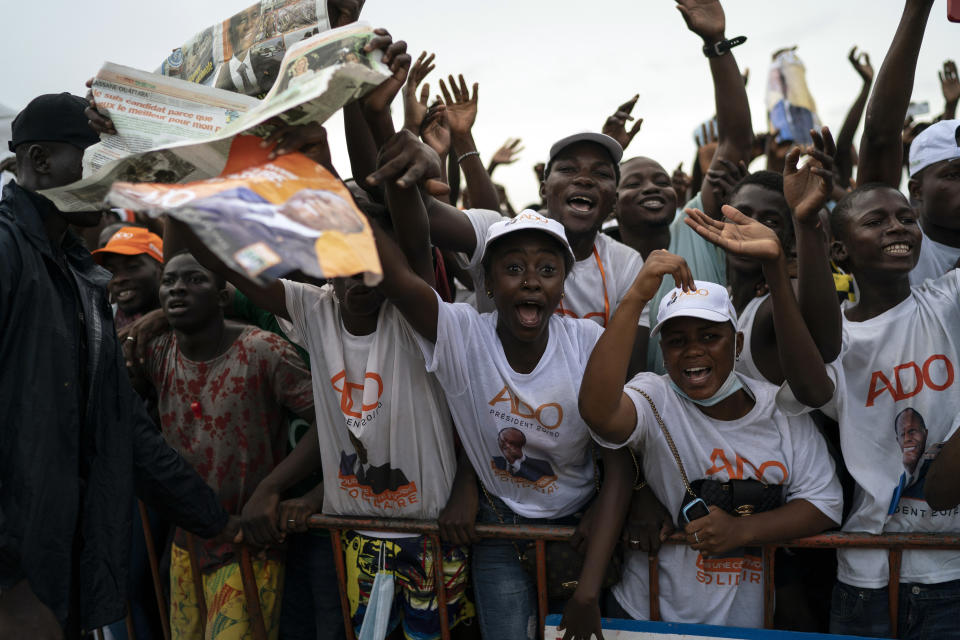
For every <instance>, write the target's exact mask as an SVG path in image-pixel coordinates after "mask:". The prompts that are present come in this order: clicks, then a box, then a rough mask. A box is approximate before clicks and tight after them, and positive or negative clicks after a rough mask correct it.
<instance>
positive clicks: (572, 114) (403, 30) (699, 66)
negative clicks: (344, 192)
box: [0, 0, 960, 206]
mask: <svg viewBox="0 0 960 640" xmlns="http://www.w3.org/2000/svg"><path fill="white" fill-rule="evenodd" d="M249 4H251V0H221V1H219V2H211V1H209V0H208V1H204V2H197V1H196V0H165V1H164V2H150V3H147V2H142V1H140V0H123V1H121V0H98V1H97V2H94V3H88V4H77V3H76V2H66V1H64V0H44V1H39V2H37V1H34V2H7V3H5V6H4V9H3V23H4V26H5V29H4V35H3V38H2V39H0V60H3V61H4V64H3V65H2V66H0V86H2V90H0V105H4V106H7V107H10V108H12V109H13V110H15V111H17V110H19V109H20V108H22V107H23V106H24V105H25V104H26V103H27V102H28V101H29V100H30V99H31V98H33V97H34V96H37V95H39V94H42V93H50V92H58V91H72V92H74V93H78V94H81V95H82V94H83V92H84V91H85V89H84V86H83V83H84V81H85V80H86V79H87V78H89V77H90V76H92V75H94V74H95V73H96V72H97V69H98V68H99V67H100V65H101V64H102V63H103V62H104V61H105V60H109V61H112V62H117V63H120V64H124V65H128V66H132V67H137V68H141V69H147V70H153V69H155V68H156V67H157V66H158V65H159V62H160V61H161V60H162V59H163V58H164V57H165V56H166V54H167V53H169V51H170V49H172V48H174V47H176V46H178V45H180V44H182V43H183V42H184V41H185V40H186V39H187V38H188V37H189V36H191V35H192V34H193V33H195V32H197V31H199V30H200V29H202V28H204V27H206V26H208V25H210V24H213V23H214V22H217V21H219V20H222V19H224V18H226V17H228V16H229V15H231V14H233V13H236V12H237V11H238V10H240V9H242V8H244V7H245V6H247V5H249ZM674 5H675V2H674V1H673V0H591V1H590V2H573V1H570V0H474V1H469V2H468V1H466V0H446V1H445V2H441V1H440V0H368V2H367V4H366V6H365V8H364V11H363V19H364V20H366V21H368V22H370V23H372V24H373V25H375V26H384V27H386V28H388V29H389V30H390V31H391V33H392V34H393V35H394V37H395V38H397V39H404V40H406V41H407V42H408V43H409V46H410V50H411V52H412V53H413V54H414V56H416V54H417V53H419V52H420V51H421V50H422V49H427V50H429V51H433V52H436V54H437V65H438V66H437V70H436V71H434V72H433V74H431V76H430V77H429V78H428V80H429V81H431V88H432V90H434V91H436V88H437V84H436V81H437V80H438V79H439V78H440V77H441V76H440V74H441V73H443V74H447V73H454V74H456V73H463V74H464V75H465V76H466V78H467V79H468V81H470V82H473V81H476V82H479V83H480V112H479V116H478V119H477V124H476V126H475V130H474V133H475V137H476V139H477V144H478V146H479V148H480V151H481V153H482V154H483V157H484V160H485V161H486V160H487V159H489V157H490V154H492V153H493V151H494V150H495V149H496V148H497V147H498V146H499V145H500V143H502V142H503V141H504V140H505V139H506V138H508V137H511V136H519V137H521V138H523V141H524V144H525V146H526V151H524V153H523V154H522V155H521V157H520V160H519V161H518V162H517V163H516V164H514V165H511V166H508V167H501V168H500V169H498V170H497V172H496V174H495V178H496V179H497V181H499V182H503V183H504V184H505V185H506V187H507V190H508V192H509V194H510V197H511V200H512V201H513V203H514V205H515V206H522V205H524V204H527V203H529V202H531V201H532V200H534V199H536V197H537V185H536V183H535V180H534V174H533V171H532V166H533V165H534V164H535V163H536V162H538V161H541V160H544V159H545V156H546V153H547V149H548V148H549V146H550V144H551V142H553V141H554V140H556V139H558V138H560V137H563V136H565V135H567V134H569V133H572V132H575V131H581V130H587V129H594V130H599V128H600V126H601V125H602V124H603V121H604V119H605V118H606V116H607V115H609V114H610V113H612V112H613V110H614V108H615V107H616V106H617V105H618V104H620V103H621V102H623V101H624V100H625V99H627V98H629V97H631V96H632V95H633V94H636V93H639V94H640V100H639V102H638V105H637V109H636V110H635V113H636V114H638V115H639V116H641V117H643V118H644V124H643V129H642V130H641V132H640V134H639V135H638V136H637V137H636V138H635V139H634V141H633V144H632V145H631V146H630V148H629V149H628V150H627V156H628V157H629V156H631V155H648V156H651V157H653V158H655V159H657V160H659V161H660V162H661V163H662V164H663V165H664V166H666V167H667V169H668V170H672V169H673V168H674V167H676V165H677V164H678V163H679V162H681V161H682V162H683V163H684V168H685V169H687V170H688V171H689V164H690V161H691V159H692V157H693V153H694V144H693V139H692V130H693V128H694V126H695V125H696V124H698V123H699V122H702V121H703V120H705V119H707V118H708V117H710V116H711V115H712V114H713V112H714V106H713V90H712V86H711V83H710V75H709V67H708V64H707V61H706V59H705V58H704V57H703V55H702V53H701V52H700V46H701V44H700V41H699V39H698V38H697V37H696V36H694V35H693V34H692V33H690V32H689V31H688V30H687V28H686V25H685V24H684V22H683V19H682V18H681V16H680V14H679V13H678V12H677V11H676V9H675V8H674ZM725 8H726V14H727V36H728V37H733V36H737V35H745V36H747V37H748V41H747V43H746V44H744V45H742V46H740V47H738V48H736V49H735V50H734V53H735V55H736V57H737V61H738V62H739V64H740V67H741V69H743V68H744V67H749V68H750V71H751V80H750V84H749V86H748V87H747V92H748V95H749V97H750V105H751V109H752V114H753V126H754V129H755V130H757V131H760V130H764V129H766V126H767V122H766V115H765V111H764V103H763V97H764V90H765V84H766V83H765V76H766V72H767V68H768V65H769V61H770V54H771V53H772V52H773V51H775V50H776V49H779V48H782V47H784V46H790V45H799V49H798V54H799V56H800V57H801V59H802V60H803V61H804V63H805V64H806V66H807V79H808V82H809V85H810V89H811V92H812V93H813V96H814V98H815V100H816V102H817V107H818V111H819V113H820V117H821V119H822V120H823V121H824V122H825V123H826V124H828V125H830V126H831V127H832V128H834V130H835V131H836V130H838V129H839V127H840V125H841V123H842V121H843V117H844V115H845V113H846V110H847V108H848V107H849V105H850V103H851V102H852V101H853V99H854V97H855V96H856V94H857V92H858V91H859V88H860V79H859V77H858V76H857V75H856V72H855V71H854V70H853V68H852V67H851V66H850V65H849V63H848V62H847V60H846V55H847V52H848V51H849V49H850V47H851V46H853V45H855V44H856V45H859V46H860V47H861V48H862V49H864V50H865V51H867V52H868V53H870V54H871V57H872V60H873V63H874V67H875V68H876V69H878V70H879V67H880V63H881V61H882V60H883V55H884V54H885V52H886V49H887V47H888V46H889V44H890V40H891V38H892V37H893V33H894V30H895V29H896V25H897V22H898V20H899V18H900V14H901V11H902V8H903V2H902V1H901V0H803V1H800V2H798V1H797V0H789V1H788V0H727V2H726V3H725ZM958 57H960V24H952V23H949V22H948V21H947V19H946V0H937V2H936V3H935V5H934V8H933V12H932V15H931V18H930V22H929V24H928V26H927V32H926V36H925V38H924V44H923V48H922V50H921V52H920V60H919V63H918V71H917V80H916V84H915V86H914V100H916V101H929V102H930V107H931V111H932V112H933V114H938V113H940V111H941V110H942V108H943V98H942V96H941V94H940V85H939V81H938V79H937V70H938V68H939V67H940V65H941V64H942V62H943V60H945V59H947V58H955V59H956V58H958ZM400 108H401V107H400V104H399V100H398V102H397V104H396V105H395V115H396V116H397V117H398V118H399V115H400V113H399V110H400ZM329 130H330V132H331V134H332V136H331V137H332V145H331V147H332V150H333V154H334V162H335V164H336V165H337V167H338V169H340V170H341V173H342V174H343V175H349V165H348V163H347V158H346V150H345V147H344V145H343V142H342V120H341V119H340V117H339V116H334V118H332V119H331V121H330V123H329ZM3 146H4V148H5V147H6V145H5V144H3Z"/></svg>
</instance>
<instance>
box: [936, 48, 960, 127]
mask: <svg viewBox="0 0 960 640" xmlns="http://www.w3.org/2000/svg"><path fill="white" fill-rule="evenodd" d="M938 75H939V76H940V91H942V92H943V102H944V104H943V115H941V116H940V118H938V119H939V120H953V119H954V118H956V117H957V101H960V78H958V77H957V63H956V62H954V61H953V60H947V61H945V62H944V63H943V71H939V72H938Z"/></svg>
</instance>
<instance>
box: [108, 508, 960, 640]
mask: <svg viewBox="0 0 960 640" xmlns="http://www.w3.org/2000/svg"><path fill="white" fill-rule="evenodd" d="M141 506H142V505H141ZM141 517H142V519H143V522H144V523H146V522H147V519H146V514H145V513H144V512H143V510H141ZM308 525H309V526H310V527H311V528H314V529H329V530H330V542H331V544H332V545H333V555H334V561H335V566H336V571H337V582H338V586H339V590H340V605H341V608H342V610H343V622H344V628H345V630H346V634H347V638H348V640H355V638H356V636H355V634H354V633H353V623H352V620H351V618H350V604H349V602H348V601H347V590H346V566H345V563H344V559H343V549H342V546H341V537H340V534H341V532H342V531H349V530H357V529H359V530H370V531H394V532H399V533H410V534H416V535H423V536H426V537H428V538H429V539H430V541H431V547H432V549H431V552H432V554H433V569H434V579H435V582H436V584H437V587H438V590H437V605H438V609H439V611H438V613H439V616H440V627H441V636H442V638H443V640H448V639H449V638H450V629H449V620H448V618H447V598H446V582H445V579H444V572H443V561H442V558H443V551H442V548H441V542H440V537H439V531H440V530H439V526H438V525H437V523H436V522H432V521H422V520H391V519H376V518H353V517H339V516H329V515H319V514H318V515H313V516H311V517H310V519H309V520H308ZM475 529H476V532H477V535H478V536H480V537H481V538H500V539H506V540H534V541H535V549H536V554H537V557H536V567H537V610H538V616H539V625H538V627H537V628H538V630H539V631H538V634H542V632H543V627H544V622H545V619H546V616H547V589H546V582H547V568H546V543H547V542H548V541H563V540H569V539H570V538H571V537H572V536H573V533H574V531H575V529H574V527H569V526H564V527H561V526H546V525H501V524H478V525H476V527H475ZM144 533H145V535H146V542H147V550H148V556H149V558H150V569H151V573H152V574H153V580H154V589H155V590H156V594H157V605H158V607H159V610H160V617H161V620H162V621H163V635H164V638H167V639H169V637H170V635H169V634H170V629H169V620H168V618H167V608H166V603H165V601H164V598H163V591H162V587H161V584H160V580H159V571H158V566H157V555H156V550H155V547H154V544H153V539H152V537H151V536H150V533H149V526H148V525H146V524H145V526H144ZM187 540H188V545H187V546H188V548H187V552H188V553H189V555H190V564H191V570H192V573H193V580H194V585H195V588H196V591H197V596H198V604H199V608H200V620H201V627H202V628H203V629H204V630H205V625H206V598H205V595H204V590H203V579H202V576H201V574H200V571H199V563H198V561H197V555H196V544H197V541H196V540H195V539H194V538H193V536H190V535H189V534H188V537H187ZM686 543H687V542H686V538H685V537H684V536H683V534H679V533H678V534H674V535H673V536H671V537H670V538H669V539H668V540H667V541H666V544H686ZM759 546H761V548H762V551H763V553H762V563H763V626H764V628H766V629H772V628H773V614H774V604H775V602H774V574H775V567H774V553H775V552H776V550H777V549H778V548H781V547H785V548H808V549H836V548H841V547H852V548H861V549H886V550H887V551H888V554H889V570H890V579H889V607H890V625H891V629H893V632H894V637H896V634H897V620H898V613H899V612H898V606H899V585H900V565H901V560H902V556H903V551H904V550H908V549H929V550H933V549H938V550H960V533H941V534H933V533H887V534H882V535H870V534H863V533H825V534H821V535H817V536H811V537H808V538H800V539H797V540H789V541H785V542H776V543H770V544H765V545H759ZM239 552H240V555H239V558H240V559H239V565H240V572H241V577H242V581H243V591H244V596H245V598H246V600H247V608H248V610H249V612H250V626H251V632H252V635H253V637H254V639H255V640H266V639H267V633H266V628H265V626H266V625H265V622H264V618H263V612H262V610H261V608H260V598H259V591H258V588H257V584H256V574H255V573H254V571H253V563H252V560H251V557H250V549H249V547H247V546H244V545H240V546H239ZM649 560H650V566H649V571H650V574H649V575H650V620H653V621H659V620H660V588H659V564H658V561H657V556H654V555H651V556H650V557H649ZM130 627H131V625H130V624H129V619H128V628H130ZM131 631H132V629H131ZM101 637H102V636H101ZM131 637H133V636H131Z"/></svg>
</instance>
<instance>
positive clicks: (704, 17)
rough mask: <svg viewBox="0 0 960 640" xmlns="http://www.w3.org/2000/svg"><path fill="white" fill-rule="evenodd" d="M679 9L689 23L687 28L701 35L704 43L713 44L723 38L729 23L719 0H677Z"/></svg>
mask: <svg viewBox="0 0 960 640" xmlns="http://www.w3.org/2000/svg"><path fill="white" fill-rule="evenodd" d="M677 10H678V11H679V12H680V14H681V15H682V16H683V20H684V22H686V23H687V28H688V29H690V31H693V32H694V33H695V34H697V35H698V36H700V37H701V38H702V39H703V41H704V43H706V44H713V43H714V42H719V41H720V40H723V35H724V33H725V32H726V28H727V25H726V17H725V16H724V14H723V7H722V6H720V2H719V1H718V0H677Z"/></svg>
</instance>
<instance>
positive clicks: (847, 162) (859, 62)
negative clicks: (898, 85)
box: [834, 47, 873, 189]
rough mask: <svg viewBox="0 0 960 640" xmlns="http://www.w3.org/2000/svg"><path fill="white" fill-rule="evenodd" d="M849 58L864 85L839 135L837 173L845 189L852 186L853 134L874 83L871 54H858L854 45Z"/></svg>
mask: <svg viewBox="0 0 960 640" xmlns="http://www.w3.org/2000/svg"><path fill="white" fill-rule="evenodd" d="M847 59H848V60H849V61H850V64H852V65H853V68H854V69H855V70H856V72H857V73H858V74H860V78H861V79H862V80H863V85H862V86H861V87H860V93H859V94H858V95H857V99H856V100H854V101H853V105H851V106H850V111H849V112H847V117H846V119H845V120H844V121H843V126H842V127H840V133H839V135H838V136H837V152H836V154H835V155H834V158H835V162H836V167H837V175H838V176H839V180H838V182H839V184H840V186H841V187H843V188H844V189H846V188H847V187H849V186H850V178H851V177H853V158H852V157H851V155H850V148H851V147H852V146H853V134H854V133H856V131H857V127H858V126H860V118H862V117H863V108H864V107H865V106H866V104H867V96H869V95H870V87H871V86H872V85H873V67H872V66H871V65H870V55H869V54H867V53H864V52H861V53H859V54H858V53H857V48H856V47H854V48H853V49H850V54H849V55H848V56H847Z"/></svg>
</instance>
